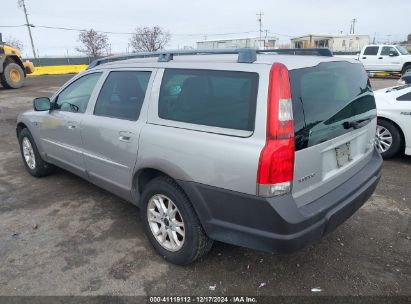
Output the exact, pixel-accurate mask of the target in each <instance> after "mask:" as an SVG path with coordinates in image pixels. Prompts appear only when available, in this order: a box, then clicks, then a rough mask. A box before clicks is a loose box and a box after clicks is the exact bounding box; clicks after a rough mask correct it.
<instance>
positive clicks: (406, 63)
mask: <svg viewBox="0 0 411 304" xmlns="http://www.w3.org/2000/svg"><path fill="white" fill-rule="evenodd" d="M407 66H410V67H411V61H408V62H405V63H404V64H403V65H402V69H401V73H403V72H404V71H405V67H407Z"/></svg>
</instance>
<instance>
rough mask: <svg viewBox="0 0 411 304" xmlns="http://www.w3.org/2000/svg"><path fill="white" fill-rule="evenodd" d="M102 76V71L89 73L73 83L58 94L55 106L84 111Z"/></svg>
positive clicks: (61, 109)
mask: <svg viewBox="0 0 411 304" xmlns="http://www.w3.org/2000/svg"><path fill="white" fill-rule="evenodd" d="M100 76H101V73H93V74H88V75H85V76H83V77H81V78H79V79H77V80H76V81H74V82H73V83H71V84H70V85H69V86H68V87H66V88H65V89H64V90H63V91H62V92H61V93H60V94H59V95H58V96H57V99H56V102H55V105H54V108H55V109H57V110H60V111H65V112H75V113H84V112H85V111H86V109H87V105H88V102H89V100H90V97H91V94H92V93H93V90H94V87H95V86H96V83H97V81H98V80H99V78H100Z"/></svg>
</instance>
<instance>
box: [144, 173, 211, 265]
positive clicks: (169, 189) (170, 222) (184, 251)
mask: <svg viewBox="0 0 411 304" xmlns="http://www.w3.org/2000/svg"><path fill="white" fill-rule="evenodd" d="M141 202H142V206H141V218H142V221H143V225H144V230H145V233H146V235H147V237H148V239H149V240H150V242H151V244H152V245H153V247H154V249H155V250H156V251H157V253H158V254H160V255H161V256H162V257H164V258H165V259H166V260H167V261H170V262H171V263H174V264H178V265H187V264H189V263H192V262H193V261H195V260H196V259H198V258H200V257H201V256H203V255H205V254H206V253H207V252H208V251H209V250H210V249H211V247H212V244H213V241H212V240H211V239H209V238H208V237H207V235H206V234H205V232H204V230H203V227H202V226H201V223H200V221H199V219H198V217H197V214H196V213H195V211H194V208H193V206H192V205H191V202H190V201H189V199H188V197H187V196H186V195H185V193H184V192H183V191H182V190H181V189H180V187H179V186H178V185H177V184H176V183H175V182H174V181H173V180H172V179H170V178H167V177H158V178H155V179H154V180H152V181H151V182H150V183H149V184H148V185H147V186H146V187H145V189H144V191H143V195H142V197H141Z"/></svg>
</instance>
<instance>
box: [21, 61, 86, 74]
mask: <svg viewBox="0 0 411 304" xmlns="http://www.w3.org/2000/svg"><path fill="white" fill-rule="evenodd" d="M87 67H88V65H87V64H80V65H53V66H37V67H35V69H34V72H33V73H31V74H29V75H27V76H41V75H65V74H78V73H80V72H82V71H84V70H85V69H86V68H87Z"/></svg>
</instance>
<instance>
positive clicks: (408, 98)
mask: <svg viewBox="0 0 411 304" xmlns="http://www.w3.org/2000/svg"><path fill="white" fill-rule="evenodd" d="M397 100H398V101H411V92H409V93H407V94H404V95H401V96H400V97H398V98H397Z"/></svg>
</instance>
